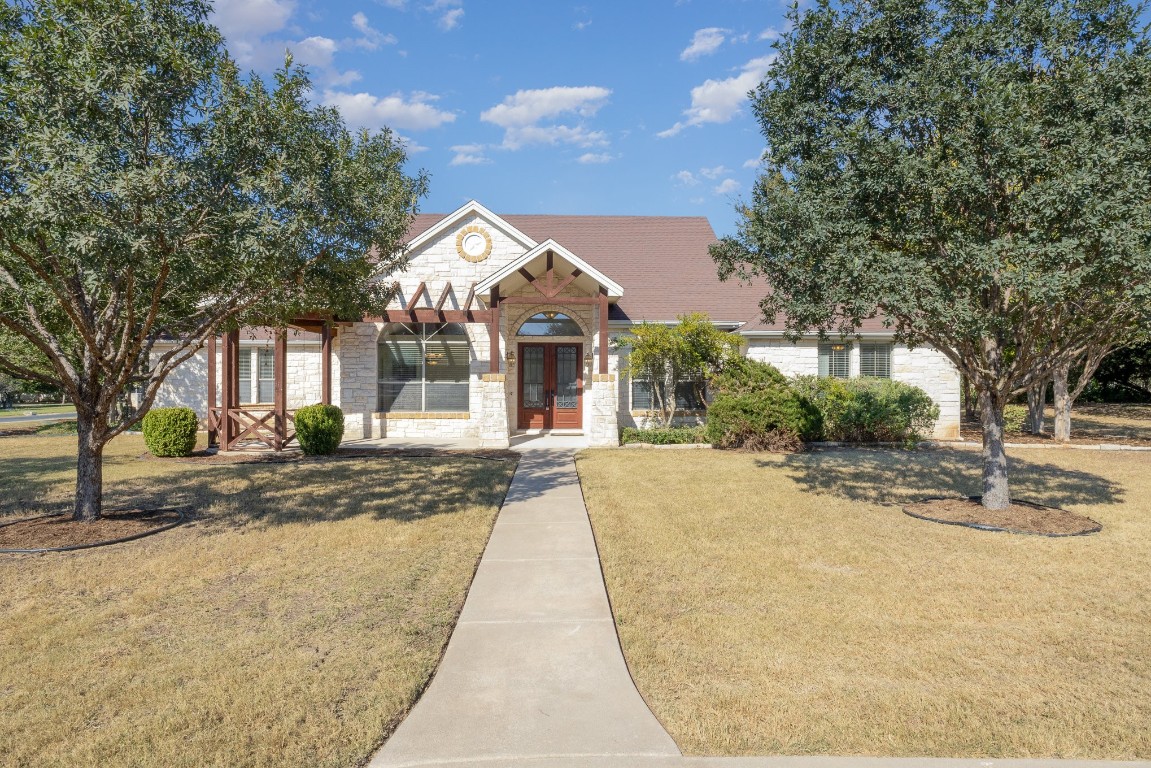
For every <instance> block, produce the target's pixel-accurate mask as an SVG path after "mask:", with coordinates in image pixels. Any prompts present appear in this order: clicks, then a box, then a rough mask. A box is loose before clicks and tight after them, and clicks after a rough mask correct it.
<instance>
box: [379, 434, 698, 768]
mask: <svg viewBox="0 0 1151 768" xmlns="http://www.w3.org/2000/svg"><path fill="white" fill-rule="evenodd" d="M556 442H557V441H556V440H555V439H553V440H532V441H526V442H524V443H523V444H522V445H521V446H520V447H519V450H521V451H523V458H522V459H521V460H520V464H519V467H518V468H517V469H516V474H515V478H514V479H513V480H512V485H511V488H510V489H509V490H508V496H507V499H506V500H505V502H504V505H503V508H502V509H501V510H500V513H499V517H498V518H497V520H496V525H495V528H494V530H493V531H492V536H491V539H490V540H489V541H488V546H487V549H486V550H485V551H484V555H483V558H482V559H481V560H480V566H479V570H477V572H476V577H475V581H474V582H473V583H472V587H471V590H470V591H469V592H468V597H467V601H466V602H465V603H464V609H463V613H461V614H460V620H459V623H458V624H456V628H455V631H454V632H453V633H452V637H451V641H450V642H449V643H448V648H447V652H446V653H445V654H444V659H443V662H442V663H441V664H440V668H439V670H438V671H437V672H436V675H435V678H434V679H433V680H432V683H431V685H430V686H429V687H428V689H427V691H425V692H424V695H423V697H422V698H421V699H420V701H419V702H418V703H417V704H416V706H415V708H414V709H413V710H412V712H411V714H409V715H408V717H407V719H406V720H404V722H403V723H402V724H401V725H400V727H399V729H397V730H396V732H395V734H394V735H393V736H392V738H391V739H389V740H388V742H387V743H386V744H385V745H384V747H383V748H382V749H381V750H380V751H379V752H378V753H377V754H376V756H375V758H374V759H373V760H372V762H371V765H372V766H373V767H374V768H383V767H384V766H390V767H393V768H397V767H398V766H439V765H461V764H469V763H474V764H481V765H520V764H541V765H542V764H551V763H553V762H554V760H555V759H557V758H559V759H562V760H563V761H564V762H568V763H569V764H591V761H593V760H595V759H596V758H608V759H609V760H610V761H612V764H618V765H631V764H635V761H636V760H637V759H640V760H642V759H643V758H654V757H661V756H666V757H671V756H678V755H679V750H678V749H676V746H675V743H674V742H673V741H672V740H671V737H669V736H668V735H667V732H666V731H664V729H663V727H662V726H660V724H659V722H658V721H657V720H656V719H655V717H654V716H653V715H652V714H651V711H650V710H648V708H647V705H646V704H645V703H644V701H643V699H642V698H640V695H639V693H638V692H637V691H636V689H635V685H634V684H633V683H632V680H631V676H630V674H629V673H628V670H627V666H626V665H625V664H624V660H623V654H622V653H621V652H620V648H619V641H618V639H617V638H616V633H615V624H614V622H613V621H612V616H611V610H610V608H609V606H608V601H607V591H606V589H605V588H604V582H603V575H602V574H601V573H600V565H599V556H598V554H597V552H596V546H595V540H594V539H593V537H592V531H591V524H590V522H589V521H588V516H587V510H586V509H585V507H584V503H583V495H582V493H581V491H580V486H579V480H578V479H577V478H576V473H575V464H574V463H573V461H572V455H573V450H572V447H574V445H573V446H572V447H553V446H555V444H556ZM559 444H560V445H563V441H559ZM539 761H544V762H542V763H541V762H539Z"/></svg>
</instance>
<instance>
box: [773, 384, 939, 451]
mask: <svg viewBox="0 0 1151 768" xmlns="http://www.w3.org/2000/svg"><path fill="white" fill-rule="evenodd" d="M794 387H795V389H796V390H797V391H798V392H800V393H802V394H804V395H806V396H807V398H808V399H809V400H810V401H811V402H812V403H814V405H815V406H816V407H817V408H818V409H819V412H820V414H821V415H822V416H823V438H824V439H825V440H836V441H842V442H857V443H865V442H915V441H917V440H921V439H923V438H924V437H927V436H928V435H930V434H931V431H932V429H933V428H934V426H935V422H936V420H937V419H938V418H939V406H938V405H936V404H935V402H934V401H932V399H931V396H930V395H928V394H927V393H926V392H924V391H923V390H922V389H920V388H919V387H916V386H912V385H910V384H904V383H903V382H900V381H892V380H891V379H875V378H855V379H835V378H822V379H821V378H816V377H814V376H799V377H797V378H796V379H795V380H794Z"/></svg>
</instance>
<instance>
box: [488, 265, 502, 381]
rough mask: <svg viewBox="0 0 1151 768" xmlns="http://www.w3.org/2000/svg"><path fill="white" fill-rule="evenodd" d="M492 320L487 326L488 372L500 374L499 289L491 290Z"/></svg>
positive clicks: (497, 287)
mask: <svg viewBox="0 0 1151 768" xmlns="http://www.w3.org/2000/svg"><path fill="white" fill-rule="evenodd" d="M491 310H492V319H491V322H490V323H489V324H488V336H489V337H490V339H489V345H490V346H489V352H488V356H489V357H490V358H491V360H490V362H489V363H488V370H489V371H491V372H492V373H499V372H500V287H499V286H498V285H497V286H496V287H495V288H492V298H491Z"/></svg>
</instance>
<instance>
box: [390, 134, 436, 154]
mask: <svg viewBox="0 0 1151 768" xmlns="http://www.w3.org/2000/svg"><path fill="white" fill-rule="evenodd" d="M396 141H398V142H400V143H401V144H403V145H404V149H405V150H407V152H408V154H409V155H414V154H416V153H417V152H427V151H428V148H427V147H425V146H424V145H423V144H421V143H419V142H418V141H416V140H415V139H413V138H412V137H411V136H402V135H400V134H398V133H397V134H396Z"/></svg>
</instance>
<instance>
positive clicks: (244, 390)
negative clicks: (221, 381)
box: [239, 348, 252, 404]
mask: <svg viewBox="0 0 1151 768" xmlns="http://www.w3.org/2000/svg"><path fill="white" fill-rule="evenodd" d="M239 358H240V365H239V371H240V403H241V404H247V403H250V402H252V350H250V349H244V348H241V349H240V355H239Z"/></svg>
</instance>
